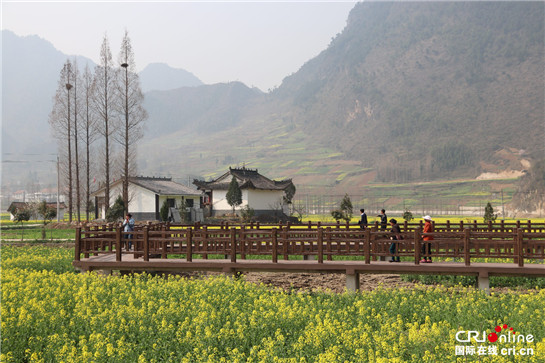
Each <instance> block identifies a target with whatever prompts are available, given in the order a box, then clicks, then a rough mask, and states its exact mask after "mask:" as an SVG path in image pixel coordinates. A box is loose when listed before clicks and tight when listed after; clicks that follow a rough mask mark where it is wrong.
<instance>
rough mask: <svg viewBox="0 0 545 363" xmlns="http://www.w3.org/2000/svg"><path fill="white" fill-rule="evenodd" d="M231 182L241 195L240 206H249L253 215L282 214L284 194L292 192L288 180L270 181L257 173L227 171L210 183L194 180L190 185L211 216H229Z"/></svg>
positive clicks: (255, 171) (235, 170)
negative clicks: (233, 180) (235, 185)
mask: <svg viewBox="0 0 545 363" xmlns="http://www.w3.org/2000/svg"><path fill="white" fill-rule="evenodd" d="M233 177H234V178H235V179H236V181H237V183H238V185H239V188H240V190H241V192H242V204H241V205H240V206H239V207H238V208H243V207H246V206H249V207H250V208H252V209H253V210H254V213H255V214H256V215H261V214H276V213H278V212H279V211H280V210H281V211H282V212H284V211H285V206H286V199H285V198H284V197H285V196H286V194H287V193H286V191H287V190H290V189H293V190H294V189H295V187H294V185H293V182H292V181H291V179H286V180H280V181H276V180H271V179H269V178H267V177H265V176H263V175H261V174H259V173H258V172H257V169H247V168H245V167H243V168H238V169H237V168H229V171H228V172H226V173H225V174H223V175H222V176H220V177H219V178H217V179H215V180H212V181H208V182H206V181H204V180H194V181H193V184H195V185H196V186H197V189H199V190H201V191H202V192H203V204H204V205H205V206H208V207H209V208H210V214H211V215H213V216H214V215H216V216H217V215H224V214H228V213H231V212H232V210H233V209H232V207H231V206H230V205H229V203H227V198H226V195H227V191H228V190H229V184H230V183H231V179H232V178H233Z"/></svg>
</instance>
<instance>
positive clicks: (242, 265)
mask: <svg viewBox="0 0 545 363" xmlns="http://www.w3.org/2000/svg"><path fill="white" fill-rule="evenodd" d="M401 227H402V233H401V234H402V237H403V239H402V240H399V241H392V240H391V239H390V238H391V237H392V235H391V233H390V232H388V231H384V230H380V228H379V226H378V225H377V224H375V225H371V226H369V227H368V228H366V229H365V230H362V229H360V228H359V227H358V226H351V225H348V224H346V225H341V224H334V225H324V224H305V225H294V226H290V225H277V226H260V225H259V224H250V225H240V226H229V225H226V224H224V225H217V226H210V225H208V226H201V225H198V224H197V225H193V226H182V225H170V224H149V225H144V226H140V227H138V228H137V229H136V230H135V231H134V232H123V231H122V227H121V225H103V226H95V227H85V228H77V230H76V241H75V260H74V262H73V265H74V266H75V267H76V268H78V269H80V270H82V271H91V270H103V271H105V272H106V273H111V271H113V270H119V271H133V272H134V271H165V272H166V271H221V272H224V273H229V274H234V273H240V272H245V271H273V272H316V273H324V272H326V273H344V274H346V286H347V288H348V289H351V290H357V289H359V274H360V273H396V274H449V275H472V276H476V277H477V282H478V286H479V288H481V289H485V290H488V289H489V279H488V278H489V276H545V265H543V260H544V259H545V225H544V224H535V223H533V224H532V223H531V222H530V221H529V222H528V223H524V224H523V223H520V222H517V223H512V224H507V223H503V221H502V222H500V223H497V224H492V223H488V224H478V223H476V222H475V223H470V224H464V223H463V222H460V223H459V224H450V223H449V222H447V223H445V224H441V225H440V224H435V232H434V233H433V234H432V235H433V236H434V240H433V241H431V244H432V248H431V254H430V255H426V256H424V255H423V254H422V252H421V246H422V243H424V241H423V240H422V237H423V236H424V235H423V234H422V228H421V224H408V223H405V224H404V225H401ZM129 242H131V243H132V248H130V249H129ZM391 243H396V245H397V246H396V247H397V249H396V256H400V257H401V258H402V259H403V261H402V262H400V263H389V262H386V261H385V259H386V258H387V257H391V254H390V252H389V247H390V244H391ZM423 257H432V258H433V259H434V262H433V263H431V264H430V263H420V260H421V258H423ZM437 258H439V259H441V262H439V261H438V259H437ZM489 259H494V262H489V261H488V260H489ZM447 261H448V262H447Z"/></svg>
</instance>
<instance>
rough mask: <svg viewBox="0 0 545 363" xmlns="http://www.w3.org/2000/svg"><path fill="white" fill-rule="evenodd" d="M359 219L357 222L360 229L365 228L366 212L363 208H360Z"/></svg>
mask: <svg viewBox="0 0 545 363" xmlns="http://www.w3.org/2000/svg"><path fill="white" fill-rule="evenodd" d="M360 213H361V215H360V220H359V221H358V224H359V225H360V228H361V229H365V228H367V214H365V209H363V208H362V209H360Z"/></svg>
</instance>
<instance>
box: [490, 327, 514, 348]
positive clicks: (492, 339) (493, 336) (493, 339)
mask: <svg viewBox="0 0 545 363" xmlns="http://www.w3.org/2000/svg"><path fill="white" fill-rule="evenodd" d="M494 330H495V333H490V334H488V341H489V342H490V343H495V342H496V341H497V340H498V334H496V333H501V331H502V330H507V331H506V332H505V333H507V334H509V333H510V332H512V333H513V334H516V333H515V331H514V330H513V328H510V327H509V326H507V324H503V325H502V326H499V325H497V326H496V327H495V328H494Z"/></svg>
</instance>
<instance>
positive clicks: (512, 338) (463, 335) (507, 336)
mask: <svg viewBox="0 0 545 363" xmlns="http://www.w3.org/2000/svg"><path fill="white" fill-rule="evenodd" d="M498 334H499V335H498ZM471 338H473V339H475V341H476V342H478V343H484V342H485V341H486V340H487V339H488V341H489V342H490V343H495V342H497V341H498V340H499V342H500V343H519V342H523V343H524V342H529V343H531V342H533V341H534V336H533V335H531V334H528V335H522V334H519V335H516V332H515V331H514V330H513V328H510V327H509V326H508V325H507V324H503V325H497V326H496V327H495V328H494V332H492V333H490V334H488V335H487V334H486V332H485V331H483V332H482V334H481V333H480V332H478V331H476V330H468V331H465V330H461V331H459V332H457V333H456V340H457V341H459V342H462V343H467V342H470V341H471Z"/></svg>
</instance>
